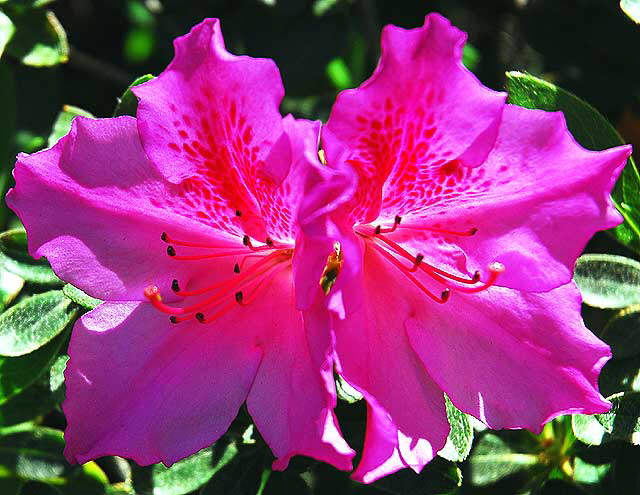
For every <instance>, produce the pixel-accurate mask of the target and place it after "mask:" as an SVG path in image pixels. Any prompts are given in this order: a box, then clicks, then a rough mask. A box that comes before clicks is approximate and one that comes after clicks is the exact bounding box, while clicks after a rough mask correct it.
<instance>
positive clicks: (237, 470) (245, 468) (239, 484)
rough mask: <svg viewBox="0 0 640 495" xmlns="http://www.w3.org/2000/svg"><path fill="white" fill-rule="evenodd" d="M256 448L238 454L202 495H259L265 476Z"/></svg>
mask: <svg viewBox="0 0 640 495" xmlns="http://www.w3.org/2000/svg"><path fill="white" fill-rule="evenodd" d="M257 453H258V451H257V450H256V449H254V448H251V449H245V450H243V451H241V452H239V453H237V454H236V455H235V456H234V457H233V459H231V460H230V461H229V462H227V463H226V465H225V466H224V467H223V468H222V469H220V470H218V471H217V472H216V473H215V474H214V476H213V477H212V478H211V479H210V480H209V482H208V483H207V484H206V485H205V486H204V488H202V490H201V491H200V495H257V493H258V491H259V490H260V488H261V479H262V476H263V474H264V466H263V462H262V460H261V458H260V456H259V455H256V454H257Z"/></svg>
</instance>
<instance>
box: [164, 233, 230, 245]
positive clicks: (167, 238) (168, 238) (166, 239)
mask: <svg viewBox="0 0 640 495" xmlns="http://www.w3.org/2000/svg"><path fill="white" fill-rule="evenodd" d="M160 239H162V240H163V241H164V242H166V243H167V244H175V245H176V246H184V247H194V248H209V249H211V248H214V249H220V248H223V249H224V248H228V245H220V244H212V243H209V242H192V241H182V240H180V239H174V238H173V237H171V236H170V235H169V234H167V233H166V232H163V233H162V235H161V236H160Z"/></svg>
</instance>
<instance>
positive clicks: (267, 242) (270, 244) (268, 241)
mask: <svg viewBox="0 0 640 495" xmlns="http://www.w3.org/2000/svg"><path fill="white" fill-rule="evenodd" d="M264 242H265V244H266V245H267V246H273V241H272V240H271V238H269V237H267V240H266V241H264Z"/></svg>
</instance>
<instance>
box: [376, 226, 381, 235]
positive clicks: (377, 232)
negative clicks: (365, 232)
mask: <svg viewBox="0 0 640 495" xmlns="http://www.w3.org/2000/svg"><path fill="white" fill-rule="evenodd" d="M381 230H382V227H380V225H378V226H377V227H376V235H378V234H379V233H380V231H381Z"/></svg>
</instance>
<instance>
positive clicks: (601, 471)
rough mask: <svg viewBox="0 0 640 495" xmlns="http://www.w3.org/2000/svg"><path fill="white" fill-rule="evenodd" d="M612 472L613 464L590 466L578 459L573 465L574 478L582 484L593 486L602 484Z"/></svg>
mask: <svg viewBox="0 0 640 495" xmlns="http://www.w3.org/2000/svg"><path fill="white" fill-rule="evenodd" d="M610 470H611V464H600V465H595V464H589V463H587V462H585V461H583V460H582V459H580V458H579V457H576V458H575V461H574V464H573V478H574V479H575V480H576V481H578V482H580V483H586V484H588V485H592V484H595V483H600V482H601V481H602V480H603V478H604V477H605V476H606V475H607V473H608V472H609V471H610Z"/></svg>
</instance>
